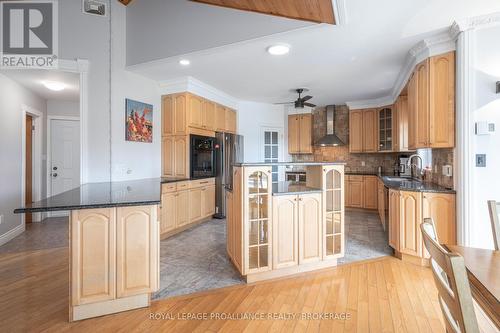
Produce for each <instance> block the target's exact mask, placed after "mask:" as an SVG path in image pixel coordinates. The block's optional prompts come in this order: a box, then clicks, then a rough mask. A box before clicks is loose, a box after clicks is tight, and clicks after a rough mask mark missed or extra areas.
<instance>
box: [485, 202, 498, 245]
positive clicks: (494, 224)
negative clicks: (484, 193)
mask: <svg viewBox="0 0 500 333" xmlns="http://www.w3.org/2000/svg"><path fill="white" fill-rule="evenodd" d="M488 209H489V211H490V220H491V229H492V231H493V244H494V245H495V250H497V251H498V250H499V246H500V215H499V214H500V202H496V201H493V200H490V201H488Z"/></svg>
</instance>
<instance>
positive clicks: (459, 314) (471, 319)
mask: <svg viewBox="0 0 500 333" xmlns="http://www.w3.org/2000/svg"><path fill="white" fill-rule="evenodd" d="M420 229H421V231H422V235H423V240H424V244H425V247H426V249H427V251H428V252H429V254H430V255H431V269H432V274H433V276H434V281H435V283H436V287H437V289H438V294H439V301H440V306H441V310H442V311H443V316H444V318H445V322H446V328H447V331H449V332H461V333H476V332H479V328H478V325H477V319H476V315H475V313H474V308H473V303H472V294H471V292H470V286H469V280H468V278H467V271H466V269H465V263H464V259H463V258H462V256H460V255H458V254H455V253H450V252H448V251H447V250H446V249H445V248H444V247H443V246H441V245H440V244H439V243H438V241H437V237H436V232H435V228H434V222H433V221H432V220H431V219H424V223H422V224H421V225H420Z"/></svg>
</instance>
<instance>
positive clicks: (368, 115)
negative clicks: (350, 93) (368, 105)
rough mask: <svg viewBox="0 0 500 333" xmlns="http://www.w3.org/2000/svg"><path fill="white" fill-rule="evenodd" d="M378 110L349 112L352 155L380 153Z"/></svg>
mask: <svg viewBox="0 0 500 333" xmlns="http://www.w3.org/2000/svg"><path fill="white" fill-rule="evenodd" d="M377 124H378V111H377V109H364V110H353V111H350V112H349V151H350V152H351V153H375V152H377V151H378V125H377Z"/></svg>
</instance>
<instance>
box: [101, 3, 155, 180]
mask: <svg viewBox="0 0 500 333" xmlns="http://www.w3.org/2000/svg"><path fill="white" fill-rule="evenodd" d="M111 10H112V13H113V20H112V58H113V62H112V77H111V80H112V81H111V87H112V91H111V96H112V100H111V103H112V104H111V125H112V126H111V136H112V145H111V166H112V180H113V181H120V180H127V179H141V178H154V177H160V175H161V95H160V91H159V86H158V84H157V83H156V82H154V81H152V80H149V79H146V78H144V77H142V76H139V75H137V74H134V73H131V72H128V71H125V57H124V54H125V51H126V35H125V31H126V7H125V6H123V5H121V4H120V3H118V1H114V2H113V3H112V8H111ZM125 98H129V99H133V100H137V101H140V102H144V103H147V104H152V105H153V143H143V142H129V141H125Z"/></svg>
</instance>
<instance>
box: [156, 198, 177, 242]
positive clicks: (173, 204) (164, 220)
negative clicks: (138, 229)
mask: <svg viewBox="0 0 500 333" xmlns="http://www.w3.org/2000/svg"><path fill="white" fill-rule="evenodd" d="M176 195H177V194H176V193H162V195H161V216H160V234H164V233H167V232H170V231H172V230H174V229H175V228H176V227H177V219H176V216H177V200H176Z"/></svg>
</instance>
